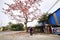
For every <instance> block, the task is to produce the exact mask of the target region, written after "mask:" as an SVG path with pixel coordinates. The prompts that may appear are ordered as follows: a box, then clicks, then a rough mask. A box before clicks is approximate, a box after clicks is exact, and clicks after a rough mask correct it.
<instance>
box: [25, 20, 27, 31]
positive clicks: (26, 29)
mask: <svg viewBox="0 0 60 40" xmlns="http://www.w3.org/2000/svg"><path fill="white" fill-rule="evenodd" d="M27 23H28V21H27V19H26V21H25V29H26V32H28V28H27Z"/></svg>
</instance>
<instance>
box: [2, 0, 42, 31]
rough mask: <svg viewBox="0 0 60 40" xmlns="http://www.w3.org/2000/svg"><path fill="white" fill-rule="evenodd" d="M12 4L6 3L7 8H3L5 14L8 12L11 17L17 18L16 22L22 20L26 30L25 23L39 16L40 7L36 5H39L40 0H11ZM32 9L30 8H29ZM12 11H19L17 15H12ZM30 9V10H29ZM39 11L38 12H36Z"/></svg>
mask: <svg viewBox="0 0 60 40" xmlns="http://www.w3.org/2000/svg"><path fill="white" fill-rule="evenodd" d="M13 2H14V4H7V3H5V4H6V5H8V6H9V8H8V9H4V8H3V10H5V12H4V13H5V14H9V15H10V16H11V17H13V19H15V20H17V21H18V22H21V21H23V22H24V24H25V27H26V31H27V23H28V22H32V21H33V20H35V19H38V18H39V16H40V8H39V7H37V5H38V6H40V3H39V2H42V1H41V0H25V1H22V0H13ZM30 9H32V10H30ZM13 11H19V13H20V14H19V15H14V14H15V13H13ZM30 11H31V12H30ZM37 11H39V12H37Z"/></svg>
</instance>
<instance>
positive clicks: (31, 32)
mask: <svg viewBox="0 0 60 40" xmlns="http://www.w3.org/2000/svg"><path fill="white" fill-rule="evenodd" d="M32 34H33V29H32V27H30V35H32Z"/></svg>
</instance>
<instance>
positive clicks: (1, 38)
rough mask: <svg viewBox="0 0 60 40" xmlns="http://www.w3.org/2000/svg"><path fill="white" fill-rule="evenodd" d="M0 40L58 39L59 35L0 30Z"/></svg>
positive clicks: (59, 39) (59, 38)
mask: <svg viewBox="0 0 60 40" xmlns="http://www.w3.org/2000/svg"><path fill="white" fill-rule="evenodd" d="M0 40H60V36H58V35H52V34H42V33H39V34H33V35H32V36H30V35H29V33H25V32H19V31H17V32H15V31H12V32H0Z"/></svg>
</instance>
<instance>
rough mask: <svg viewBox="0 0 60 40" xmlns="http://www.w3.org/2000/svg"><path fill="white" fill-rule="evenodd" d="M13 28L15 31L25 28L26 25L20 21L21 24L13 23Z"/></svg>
mask: <svg viewBox="0 0 60 40" xmlns="http://www.w3.org/2000/svg"><path fill="white" fill-rule="evenodd" d="M11 30H13V31H21V30H24V25H23V24H22V23H20V24H12V25H11Z"/></svg>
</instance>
